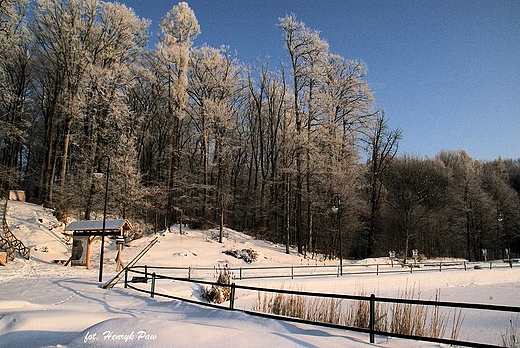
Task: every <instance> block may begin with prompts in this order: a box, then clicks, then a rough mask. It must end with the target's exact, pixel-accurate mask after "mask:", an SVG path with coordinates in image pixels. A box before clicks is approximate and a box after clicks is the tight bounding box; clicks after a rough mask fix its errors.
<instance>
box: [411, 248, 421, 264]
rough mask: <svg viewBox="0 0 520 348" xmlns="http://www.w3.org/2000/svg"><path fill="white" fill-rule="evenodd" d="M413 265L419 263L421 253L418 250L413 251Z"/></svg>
mask: <svg viewBox="0 0 520 348" xmlns="http://www.w3.org/2000/svg"><path fill="white" fill-rule="evenodd" d="M412 256H413V263H417V258H418V257H419V251H418V250H417V249H413V250H412Z"/></svg>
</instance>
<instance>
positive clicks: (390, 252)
mask: <svg viewBox="0 0 520 348" xmlns="http://www.w3.org/2000/svg"><path fill="white" fill-rule="evenodd" d="M388 254H389V255H390V262H391V263H392V267H394V259H395V251H389V252H388Z"/></svg>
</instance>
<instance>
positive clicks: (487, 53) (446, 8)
mask: <svg viewBox="0 0 520 348" xmlns="http://www.w3.org/2000/svg"><path fill="white" fill-rule="evenodd" d="M119 2H122V3H124V4H126V5H127V6H129V7H132V8H134V10H135V12H136V14H137V15H138V16H140V17H143V18H148V19H150V20H152V26H151V30H152V32H153V35H154V36H155V35H157V33H158V31H157V24H158V22H159V21H160V19H161V18H162V17H163V16H164V15H165V14H166V13H167V12H168V11H169V10H170V9H171V8H172V7H173V6H174V5H175V4H177V3H178V1H164V0H148V1H142V0H120V1H119ZM187 2H188V4H189V5H190V7H191V8H192V10H193V11H194V12H195V15H196V17H197V19H198V21H199V24H200V26H201V31H202V33H201V35H200V36H199V37H198V38H197V39H196V41H195V45H196V46H201V45H202V44H204V43H207V44H208V45H210V46H214V47H218V46H220V45H228V46H229V47H230V48H231V50H233V51H236V53H237V55H238V58H239V59H240V60H241V61H242V62H244V63H250V64H257V63H258V59H259V58H265V57H267V56H269V57H270V58H269V59H270V65H271V66H272V67H275V66H278V64H279V63H280V62H286V61H287V56H286V53H285V51H284V46H283V41H282V33H281V30H280V29H279V28H278V27H277V26H276V24H277V23H278V18H279V17H284V16H285V15H286V14H290V13H294V14H295V15H296V17H297V19H298V20H300V21H303V22H304V23H305V24H306V25H307V26H308V27H309V28H311V29H315V30H319V31H320V32H321V37H322V38H323V39H325V40H326V41H328V43H329V45H330V51H331V52H333V53H337V54H339V55H341V56H343V57H345V58H348V59H358V60H362V61H364V62H365V63H366V65H367V66H368V70H369V73H368V76H367V81H368V82H369V84H370V86H371V88H372V89H373V90H374V92H375V97H376V102H377V106H378V107H384V108H385V109H386V115H387V117H388V118H389V124H390V126H391V127H392V128H397V127H399V128H401V129H402V130H403V139H402V140H401V143H400V154H410V155H416V156H420V157H423V156H435V155H436V154H437V153H438V152H439V151H440V150H441V149H444V150H460V149H464V150H466V151H467V152H468V153H469V154H470V155H471V156H472V157H473V158H475V159H483V160H492V159H496V158H498V157H499V156H500V157H502V158H514V159H517V158H520V141H519V135H518V134H519V131H520V1H518V0H490V1H487V0H449V1H448V0H408V1H390V0H385V1H383V0H363V1H347V0H337V1H327V0H322V1H316V0H299V1H298V0H287V1H276V0H255V1H248V0H242V1H239V0H235V1H232V0H219V1H208V0H192V1H187Z"/></svg>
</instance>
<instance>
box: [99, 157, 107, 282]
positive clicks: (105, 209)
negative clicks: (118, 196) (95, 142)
mask: <svg viewBox="0 0 520 348" xmlns="http://www.w3.org/2000/svg"><path fill="white" fill-rule="evenodd" d="M103 159H106V160H107V165H106V171H105V173H104V174H105V205H104V206H103V229H102V231H101V253H100V255H99V282H102V281H103V252H104V250H105V227H106V219H107V200H108V173H109V172H110V157H108V156H107V155H103V156H101V157H100V158H99V161H98V170H97V173H96V174H103V172H101V162H102V161H103Z"/></svg>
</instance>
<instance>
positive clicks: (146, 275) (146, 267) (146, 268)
mask: <svg viewBox="0 0 520 348" xmlns="http://www.w3.org/2000/svg"><path fill="white" fill-rule="evenodd" d="M144 279H145V280H146V281H147V282H148V266H147V265H144Z"/></svg>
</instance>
